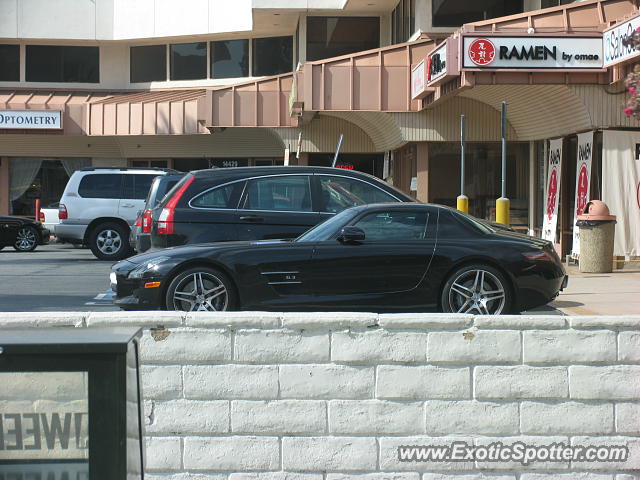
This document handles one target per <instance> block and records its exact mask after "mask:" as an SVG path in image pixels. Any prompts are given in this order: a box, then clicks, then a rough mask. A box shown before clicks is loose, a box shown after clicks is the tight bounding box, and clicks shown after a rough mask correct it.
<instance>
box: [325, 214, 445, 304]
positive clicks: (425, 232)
mask: <svg viewBox="0 0 640 480" xmlns="http://www.w3.org/2000/svg"><path fill="white" fill-rule="evenodd" d="M351 225H354V226H356V227H359V228H361V229H362V230H363V231H364V233H365V239H364V241H362V242H357V243H342V242H340V241H338V240H329V241H325V242H319V243H317V244H316V245H315V250H314V255H313V265H314V266H313V272H314V275H313V276H314V292H315V294H316V295H318V296H327V297H337V296H341V295H376V294H386V293H395V292H403V291H408V290H411V289H413V288H415V287H416V286H417V285H418V284H419V283H420V281H421V280H422V279H423V277H424V275H425V274H426V272H427V269H428V268H429V263H430V261H431V259H432V257H433V253H434V249H435V230H436V225H437V213H436V212H433V211H432V210H430V209H427V208H424V207H423V208H420V209H415V210H406V209H402V210H399V209H384V208H381V209H378V210H375V211H373V212H372V211H367V212H365V213H363V214H362V215H360V216H359V217H356V218H355V219H354V220H353V221H352V222H351Z"/></svg>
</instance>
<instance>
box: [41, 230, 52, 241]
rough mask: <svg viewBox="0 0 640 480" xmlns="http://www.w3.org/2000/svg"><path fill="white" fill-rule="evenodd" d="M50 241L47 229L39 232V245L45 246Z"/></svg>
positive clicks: (49, 232) (49, 233)
mask: <svg viewBox="0 0 640 480" xmlns="http://www.w3.org/2000/svg"><path fill="white" fill-rule="evenodd" d="M49 240H51V231H50V230H49V229H48V228H43V229H42V230H40V242H39V244H40V245H46V244H48V243H49Z"/></svg>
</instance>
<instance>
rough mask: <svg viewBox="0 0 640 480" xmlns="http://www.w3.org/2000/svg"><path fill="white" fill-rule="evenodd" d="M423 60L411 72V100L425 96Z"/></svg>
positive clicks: (425, 83)
mask: <svg viewBox="0 0 640 480" xmlns="http://www.w3.org/2000/svg"><path fill="white" fill-rule="evenodd" d="M426 85H427V82H426V72H425V60H422V61H421V62H420V63H419V64H418V65H416V66H415V67H414V68H413V70H411V98H413V99H414V100H415V99H416V98H422V97H424V96H425V95H426V93H427V92H426V90H425V88H426Z"/></svg>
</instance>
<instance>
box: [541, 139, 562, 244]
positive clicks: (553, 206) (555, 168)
mask: <svg viewBox="0 0 640 480" xmlns="http://www.w3.org/2000/svg"><path fill="white" fill-rule="evenodd" d="M549 144H550V146H549V171H548V173H547V184H546V187H547V188H546V192H547V195H546V201H545V205H544V207H545V208H544V212H545V213H544V220H543V222H542V238H544V239H545V240H550V241H552V242H555V239H556V226H557V224H558V203H559V201H560V180H561V173H562V139H561V138H559V139H557V140H551V141H550V142H549Z"/></svg>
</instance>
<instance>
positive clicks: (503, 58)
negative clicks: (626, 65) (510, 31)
mask: <svg viewBox="0 0 640 480" xmlns="http://www.w3.org/2000/svg"><path fill="white" fill-rule="evenodd" d="M462 50H463V54H462V68H466V69H473V70H478V69H482V70H501V69H524V70H536V69H551V70H556V69H597V70H599V69H602V68H603V54H602V39H601V38H600V37H546V36H537V35H527V36H520V37H502V36H482V37H479V36H465V37H464V38H463V47H462Z"/></svg>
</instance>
